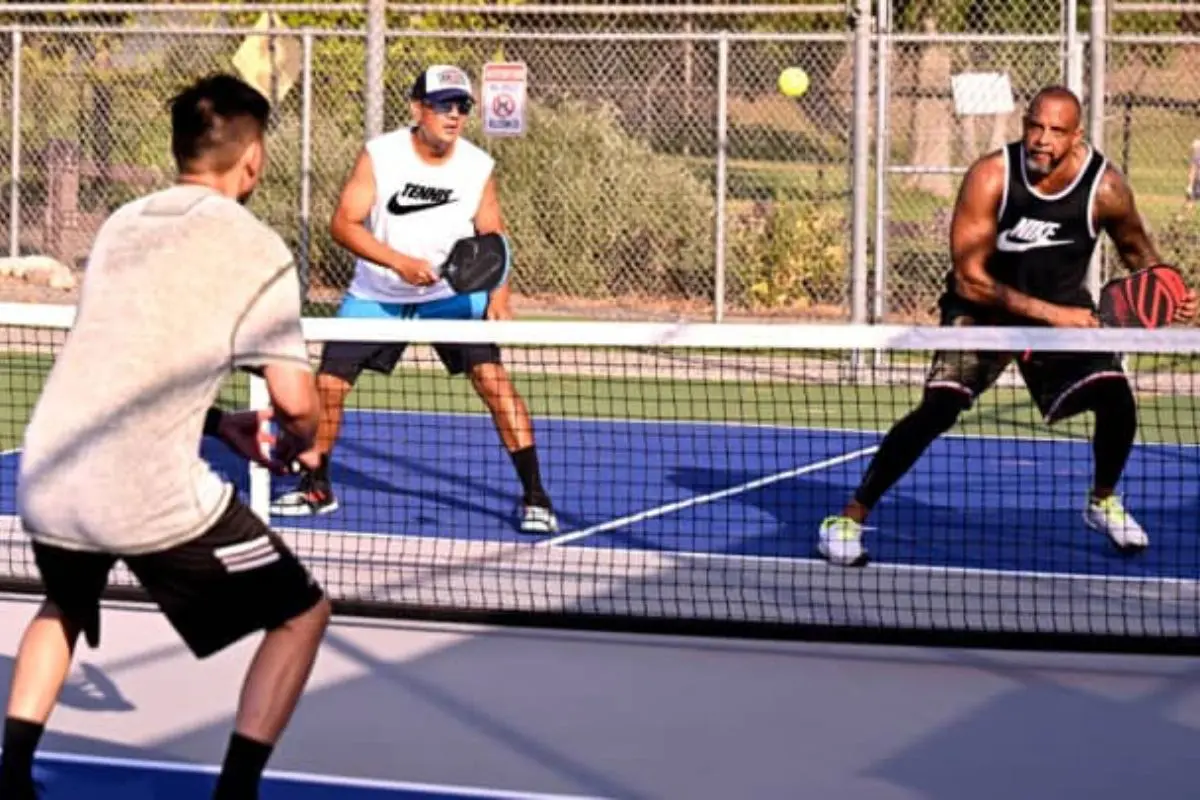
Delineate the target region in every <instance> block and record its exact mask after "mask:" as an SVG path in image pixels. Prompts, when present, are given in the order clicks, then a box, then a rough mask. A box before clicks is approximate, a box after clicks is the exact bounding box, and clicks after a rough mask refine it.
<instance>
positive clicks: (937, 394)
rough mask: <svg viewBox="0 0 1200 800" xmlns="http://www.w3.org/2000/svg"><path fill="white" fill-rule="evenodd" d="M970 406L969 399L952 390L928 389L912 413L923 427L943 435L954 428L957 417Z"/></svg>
mask: <svg viewBox="0 0 1200 800" xmlns="http://www.w3.org/2000/svg"><path fill="white" fill-rule="evenodd" d="M968 405H970V399H969V398H968V397H967V396H966V395H964V394H963V393H962V392H959V391H957V390H954V389H929V390H927V391H926V392H925V397H924V398H923V399H922V400H921V404H920V405H919V406H917V408H916V410H915V411H914V412H913V413H912V417H913V418H914V420H915V421H919V422H920V423H921V424H922V426H923V427H926V428H928V429H929V430H934V431H937V432H938V434H939V435H940V434H942V433H945V432H946V431H948V430H950V429H951V428H953V427H954V423H956V422H958V417H959V415H960V414H962V412H963V411H965V410H966V408H967V406H968Z"/></svg>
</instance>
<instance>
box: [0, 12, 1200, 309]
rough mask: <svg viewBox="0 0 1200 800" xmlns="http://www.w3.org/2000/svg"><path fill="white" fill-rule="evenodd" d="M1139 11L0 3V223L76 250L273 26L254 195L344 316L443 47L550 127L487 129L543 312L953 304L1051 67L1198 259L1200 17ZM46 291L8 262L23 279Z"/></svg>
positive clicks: (18, 286)
mask: <svg viewBox="0 0 1200 800" xmlns="http://www.w3.org/2000/svg"><path fill="white" fill-rule="evenodd" d="M1142 5H1145V4H1136V8H1134V7H1133V6H1130V4H1122V5H1120V6H1118V7H1117V8H1116V9H1115V10H1113V11H1112V12H1111V13H1110V12H1109V10H1108V9H1106V7H1105V5H1104V3H1103V2H1100V3H1090V4H1085V8H1084V10H1083V12H1081V11H1080V9H1079V8H1078V7H1077V5H1076V3H1075V2H1074V0H1063V2H1062V3H1060V4H1057V5H1053V6H1051V7H1046V6H1044V5H1036V6H1035V5H1033V4H1032V3H999V2H997V3H995V4H994V7H991V6H987V5H986V4H983V5H981V4H979V3H969V4H968V3H964V4H961V6H955V5H954V4H949V5H945V4H943V5H940V6H938V9H939V10H938V13H937V14H936V15H933V14H926V15H924V16H920V15H916V14H915V13H913V11H912V7H910V6H904V7H903V8H901V7H899V6H893V5H892V4H890V3H879V4H872V3H870V2H869V1H868V0H854V2H852V3H849V4H828V3H825V4H808V5H790V4H760V5H757V6H753V5H749V6H741V5H737V6H735V5H729V4H707V5H699V4H697V5H693V4H678V5H673V6H666V5H663V6H649V5H645V6H634V5H620V4H612V3H609V4H605V3H576V4H572V5H563V4H558V5H555V4H546V3H543V4H535V3H525V4H521V5H511V6H509V5H506V6H474V5H469V4H459V5H448V4H398V3H392V4H384V3H381V2H370V3H367V2H351V3H338V4H331V3H323V4H303V3H288V4H243V5H241V6H237V5H234V4H224V3H204V4H189V5H188V6H187V7H186V9H181V8H180V6H177V5H166V4H155V3H145V4H132V3H129V4H122V3H92V4H79V5H73V6H71V7H70V9H69V11H66V10H64V9H63V7H62V6H61V5H57V4H39V3H26V4H3V3H0V102H2V103H5V104H7V107H8V110H9V113H8V114H4V115H2V118H3V122H0V164H2V165H5V167H4V168H5V169H6V170H7V171H6V173H5V180H6V181H7V190H8V191H7V200H8V202H7V203H3V204H0V232H2V235H3V236H4V240H6V241H7V242H8V247H9V253H10V255H17V254H19V253H44V254H49V255H51V256H53V257H55V258H57V259H58V260H60V261H62V262H64V263H66V264H68V265H71V266H79V265H82V263H83V259H84V257H85V256H86V253H87V247H88V242H89V240H90V237H91V235H92V234H93V233H94V230H95V226H96V225H97V224H98V222H99V220H101V219H103V217H104V216H105V215H106V214H107V213H109V212H110V211H111V210H112V209H114V208H115V207H116V206H117V205H119V204H120V203H122V202H124V201H126V200H128V199H130V198H131V197H133V196H135V195H137V194H138V193H140V192H143V191H146V190H147V189H149V188H153V187H158V186H162V185H166V184H167V183H168V182H169V181H170V179H171V164H170V161H169V157H168V153H167V148H166V144H165V143H166V133H167V128H166V118H165V114H164V102H165V100H166V98H167V97H169V96H170V94H171V93H172V92H173V91H174V90H176V89H177V88H178V87H179V86H180V85H181V84H183V83H184V82H186V81H187V80H190V79H191V78H193V77H194V76H196V75H198V74H201V73H203V72H207V71H211V70H218V69H221V70H229V69H232V59H233V56H234V54H235V52H236V51H237V50H238V48H239V47H241V46H242V45H243V43H244V42H245V41H246V39H247V37H249V36H265V37H266V41H268V42H270V44H271V46H272V47H273V48H276V49H277V50H276V51H277V52H278V51H285V52H289V53H293V54H294V58H295V60H296V62H297V64H298V74H297V76H296V80H295V82H294V85H286V86H283V87H280V88H282V89H283V92H282V94H281V96H279V97H277V100H278V102H277V104H276V119H275V124H274V127H273V130H272V134H271V147H272V165H271V171H270V174H269V179H268V180H267V181H266V182H265V184H264V186H263V188H262V190H260V192H259V193H258V194H257V195H256V197H255V199H254V200H253V201H252V202H253V208H254V210H255V211H256V212H257V213H258V214H259V215H260V216H262V217H263V218H264V219H266V220H268V221H269V222H270V223H271V224H272V225H274V226H275V227H276V228H277V229H279V230H280V232H281V233H283V234H284V235H285V237H286V238H287V239H288V240H289V242H290V243H291V244H292V245H293V247H294V248H295V249H296V252H297V253H298V256H299V258H300V261H301V263H302V265H303V268H304V270H305V274H306V276H307V285H308V300H309V301H310V304H311V305H310V311H311V313H314V314H321V313H325V312H326V311H327V310H328V309H329V306H330V304H332V303H333V302H335V301H336V299H337V297H338V293H339V292H340V290H341V289H342V288H343V287H344V286H345V283H346V281H347V279H348V278H349V271H350V261H349V259H348V257H347V255H346V254H345V253H344V252H343V251H342V250H341V249H340V248H338V247H336V246H335V245H334V244H333V243H332V242H331V240H330V238H329V236H328V234H327V232H326V225H327V221H328V218H329V215H330V213H331V212H332V208H333V203H334V201H335V198H336V193H337V191H338V188H339V186H340V184H341V181H342V180H343V179H344V177H345V175H346V173H347V171H348V169H349V167H350V165H351V164H352V163H353V159H354V156H355V154H356V153H357V151H358V149H359V147H361V144H362V140H363V137H364V136H365V135H367V134H371V133H376V132H379V131H381V130H385V129H390V128H394V127H396V126H400V125H404V124H406V122H407V121H408V115H409V111H408V104H407V101H406V99H405V96H406V91H407V88H408V85H409V83H410V82H411V80H412V78H413V77H414V76H415V75H416V74H417V72H418V71H419V69H420V68H421V66H422V65H424V64H427V63H431V62H446V61H453V62H455V63H459V64H461V65H462V66H464V67H465V68H467V69H468V70H469V71H470V72H471V73H472V74H473V75H474V76H475V77H476V79H478V77H479V75H480V73H481V70H482V67H483V65H484V64H486V63H488V62H490V61H496V60H517V61H522V62H524V63H525V64H526V65H527V66H528V67H529V72H530V76H531V77H530V90H529V99H530V103H531V105H530V109H529V113H530V128H529V132H528V133H527V134H526V135H525V136H523V137H521V138H516V139H494V138H490V137H487V136H484V135H483V134H482V131H481V130H480V126H479V124H478V120H475V122H474V124H473V126H472V127H471V128H469V130H468V136H469V137H470V138H472V139H473V141H476V142H477V143H479V144H481V145H482V146H484V147H485V148H487V149H488V150H489V151H490V152H492V153H493V155H495V157H496V159H497V163H498V177H499V180H500V187H501V198H502V203H503V205H504V210H505V214H506V219H507V222H508V224H509V226H510V228H511V231H512V234H513V239H514V241H515V245H516V250H517V259H518V260H517V265H516V276H515V290H516V292H517V295H518V301H519V303H520V305H521V308H522V309H523V310H524V311H526V312H544V313H551V312H569V313H573V314H577V315H587V316H607V317H612V316H622V317H634V318H643V319H649V318H660V317H664V316H667V317H673V318H679V317H686V318H694V319H718V320H720V319H727V318H734V317H736V318H747V317H749V318H762V317H771V316H786V317H789V318H793V319H820V320H831V321H858V322H867V321H930V320H932V319H933V317H932V308H933V303H934V301H935V299H936V296H937V293H938V292H939V291H940V288H941V285H942V280H943V277H944V274H945V271H946V269H947V268H948V266H949V262H948V256H947V254H946V236H947V229H948V219H949V209H950V206H951V204H952V201H953V193H954V191H955V190H956V188H957V181H958V180H959V176H960V175H961V173H962V171H963V170H964V169H965V167H966V166H967V164H969V163H970V161H971V160H973V159H974V158H976V157H977V156H979V155H980V154H982V153H983V152H985V151H986V150H987V149H989V148H992V147H995V146H996V145H997V144H999V143H1000V142H1002V141H1004V140H1006V139H1010V138H1012V137H1014V136H1016V135H1017V134H1018V133H1019V114H1020V110H1021V108H1022V105H1023V103H1024V101H1025V100H1027V99H1028V97H1029V96H1030V95H1031V94H1032V92H1033V91H1035V90H1036V89H1037V88H1038V87H1039V86H1040V85H1042V84H1044V83H1046V82H1048V81H1056V82H1063V83H1066V84H1067V85H1069V86H1071V88H1073V89H1074V90H1075V91H1077V92H1078V93H1079V95H1080V96H1081V98H1082V99H1083V100H1084V103H1085V106H1086V108H1087V109H1088V125H1089V132H1090V134H1091V136H1092V138H1093V139H1094V140H1096V141H1097V142H1098V143H1099V144H1100V145H1101V146H1102V147H1103V148H1104V149H1105V150H1106V152H1107V153H1108V154H1109V156H1110V158H1112V160H1113V161H1114V162H1115V163H1117V164H1118V165H1120V166H1121V167H1122V168H1123V169H1125V170H1126V171H1127V172H1128V173H1129V174H1130V176H1131V178H1132V180H1133V182H1134V186H1135V189H1137V191H1138V193H1139V199H1140V201H1141V207H1142V211H1143V213H1144V214H1145V215H1146V217H1147V219H1148V221H1149V222H1150V225H1151V228H1152V230H1153V231H1154V233H1155V235H1156V236H1157V238H1158V239H1159V241H1160V244H1161V247H1162V249H1163V251H1164V256H1165V257H1166V258H1169V259H1171V260H1173V261H1177V262H1179V263H1181V264H1183V265H1192V264H1196V263H1197V261H1198V260H1200V259H1197V256H1198V255H1200V243H1198V242H1197V238H1198V237H1197V235H1196V233H1195V231H1196V229H1197V225H1196V222H1197V218H1196V216H1195V215H1194V212H1193V210H1192V208H1191V205H1190V203H1189V202H1187V200H1186V198H1185V196H1184V194H1185V193H1184V188H1185V184H1186V182H1187V179H1188V161H1189V148H1190V146H1191V144H1192V140H1193V139H1200V125H1197V123H1196V118H1197V113H1196V112H1197V109H1198V108H1200V85H1197V84H1196V83H1195V82H1194V81H1187V80H1180V79H1178V77H1176V76H1177V75H1187V74H1195V71H1194V69H1193V67H1194V66H1196V65H1195V64H1194V63H1193V62H1195V61H1196V60H1197V59H1200V34H1197V33H1195V32H1194V31H1195V30H1196V29H1197V27H1198V26H1195V25H1192V24H1191V22H1192V21H1193V20H1192V19H1191V17H1189V16H1188V15H1189V14H1194V13H1195V12H1194V11H1189V10H1187V9H1183V8H1182V7H1180V8H1179V9H1176V7H1174V6H1170V7H1167V6H1164V7H1163V9H1160V10H1146V9H1142V8H1141V6H1142ZM981 8H982V10H981ZM1127 8H1128V9H1129V10H1126V9H1127ZM898 9H899V12H898V11H897V10H898ZM1156 9H1157V6H1156ZM264 12H271V13H273V14H276V15H277V16H275V17H273V18H271V19H270V25H269V26H268V27H267V28H262V27H259V28H256V27H254V26H255V23H256V22H257V21H258V19H259V15H260V14H262V13H264ZM788 65H799V66H802V67H804V69H805V70H806V71H807V72H808V73H809V75H810V77H811V79H812V80H811V87H810V89H809V91H808V92H807V93H806V94H805V95H804V96H803V97H802V98H800V99H798V100H796V99H790V98H786V97H784V96H782V95H781V94H780V93H779V91H778V89H777V88H776V79H777V76H778V74H779V72H780V70H781V69H782V68H783V67H785V66H788ZM988 71H997V72H1005V73H1007V74H1008V75H1009V77H1010V79H1011V81H1012V84H1013V87H1014V91H1015V96H1016V97H1015V99H1016V103H1017V105H1016V109H1015V110H1014V112H1013V113H1011V114H1004V115H993V116H979V117H974V116H962V115H960V114H958V113H956V110H955V108H954V104H953V100H952V97H951V90H950V78H951V76H952V75H955V74H959V73H962V72H988ZM1110 260H1111V259H1110ZM1107 266H1108V264H1107V262H1106V261H1105V260H1104V259H1098V262H1097V270H1096V274H1095V279H1096V280H1097V281H1098V280H1099V279H1100V277H1101V276H1102V274H1103V271H1104V270H1105V269H1106V268H1107ZM1197 277H1200V276H1197ZM48 291H49V290H39V289H35V288H33V287H31V286H29V285H26V284H25V283H23V282H21V281H19V280H16V279H12V278H6V277H3V276H0V298H2V299H8V300H12V299H24V298H27V297H28V298H30V299H47V297H46V292H48ZM39 292H41V293H40V294H38V293H39ZM56 296H59V297H62V296H64V295H62V294H61V293H60V294H59V295H56Z"/></svg>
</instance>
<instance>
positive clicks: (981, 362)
mask: <svg viewBox="0 0 1200 800" xmlns="http://www.w3.org/2000/svg"><path fill="white" fill-rule="evenodd" d="M976 317H977V314H976V313H975V312H974V311H972V310H971V309H969V308H967V307H965V306H959V305H956V304H945V305H943V312H942V325H946V326H958V325H977V324H985V323H984V322H980V321H978V320H977V318H976ZM1013 361H1016V364H1017V370H1018V371H1019V372H1020V373H1021V378H1022V380H1024V382H1025V387H1026V388H1027V389H1028V390H1029V394H1030V396H1031V397H1032V398H1033V401H1034V403H1036V404H1037V407H1038V411H1040V412H1041V414H1042V418H1043V419H1044V420H1045V421H1046V422H1056V421H1058V420H1062V419H1066V418H1067V417H1072V416H1074V415H1076V414H1078V413H1080V412H1081V411H1085V410H1087V408H1086V403H1083V402H1076V401H1079V400H1082V399H1085V396H1084V395H1082V394H1081V393H1079V391H1078V390H1080V389H1082V388H1084V387H1085V386H1091V385H1093V384H1095V383H1096V382H1098V381H1104V380H1122V381H1127V380H1128V378H1127V377H1126V375H1125V369H1124V367H1123V366H1122V365H1121V359H1120V357H1119V356H1118V355H1117V354H1115V353H1078V352H1070V353H1062V352H1059V353H1056V352H1045V353H1040V352H1033V353H1030V354H1028V355H1027V356H1026V355H1025V354H1022V353H1004V352H999V351H982V352H978V351H970V350H955V351H938V352H936V353H934V356H933V364H932V366H931V367H930V369H929V374H928V376H927V377H926V381H925V387H926V389H927V390H928V389H951V390H955V391H958V392H961V393H962V394H963V395H965V399H966V403H967V405H968V406H970V405H971V404H972V403H973V402H974V401H975V399H976V398H977V397H979V396H980V395H981V394H983V393H984V392H985V391H987V390H988V389H989V388H991V386H992V385H993V384H995V382H996V381H997V380H998V379H999V378H1000V375H1001V374H1002V373H1003V372H1004V370H1005V368H1006V367H1007V366H1008V365H1009V364H1010V363H1012V362H1013Z"/></svg>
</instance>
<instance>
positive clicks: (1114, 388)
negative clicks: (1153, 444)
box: [1092, 381, 1137, 492]
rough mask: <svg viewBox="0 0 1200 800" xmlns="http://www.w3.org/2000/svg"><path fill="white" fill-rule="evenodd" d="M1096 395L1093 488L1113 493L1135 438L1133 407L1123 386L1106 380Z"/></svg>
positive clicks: (1135, 408)
mask: <svg viewBox="0 0 1200 800" xmlns="http://www.w3.org/2000/svg"><path fill="white" fill-rule="evenodd" d="M1105 383H1107V384H1108V385H1107V386H1103V388H1101V387H1100V386H1097V388H1098V389H1101V390H1100V391H1098V392H1097V393H1096V394H1097V395H1098V396H1097V402H1096V403H1095V405H1094V408H1095V415H1096V427H1095V432H1094V434H1093V436H1092V455H1093V457H1094V458H1095V460H1096V462H1095V463H1096V484H1095V488H1096V489H1101V490H1104V491H1106V492H1107V491H1111V490H1113V489H1114V488H1115V487H1116V485H1117V481H1118V480H1119V479H1120V477H1121V473H1122V472H1124V470H1125V462H1126V461H1128V460H1129V453H1130V452H1131V451H1132V450H1133V442H1134V439H1136V438H1137V404H1136V401H1135V400H1134V399H1133V394H1132V392H1130V390H1129V387H1128V385H1127V384H1125V383H1123V382H1122V383H1118V382H1117V381H1106V382H1105Z"/></svg>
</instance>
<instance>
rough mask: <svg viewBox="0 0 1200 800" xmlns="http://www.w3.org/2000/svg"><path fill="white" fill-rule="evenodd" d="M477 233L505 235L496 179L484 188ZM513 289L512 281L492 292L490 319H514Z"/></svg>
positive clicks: (489, 308) (477, 213) (478, 213)
mask: <svg viewBox="0 0 1200 800" xmlns="http://www.w3.org/2000/svg"><path fill="white" fill-rule="evenodd" d="M475 232H476V233H478V234H480V235H482V234H485V233H504V232H505V229H504V215H503V214H502V213H501V211H500V197H499V193H498V192H497V191H496V177H495V176H494V175H493V176H492V177H490V178H488V182H487V184H486V185H485V186H484V187H483V196H482V197H481V198H480V199H479V209H478V210H477V211H476V212H475ZM511 299H512V287H511V283H510V281H505V282H504V285H502V286H497V287H496V288H495V289H493V290H492V293H491V296H490V298H489V302H488V310H487V318H488V319H512V307H511V305H510V301H511Z"/></svg>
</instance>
